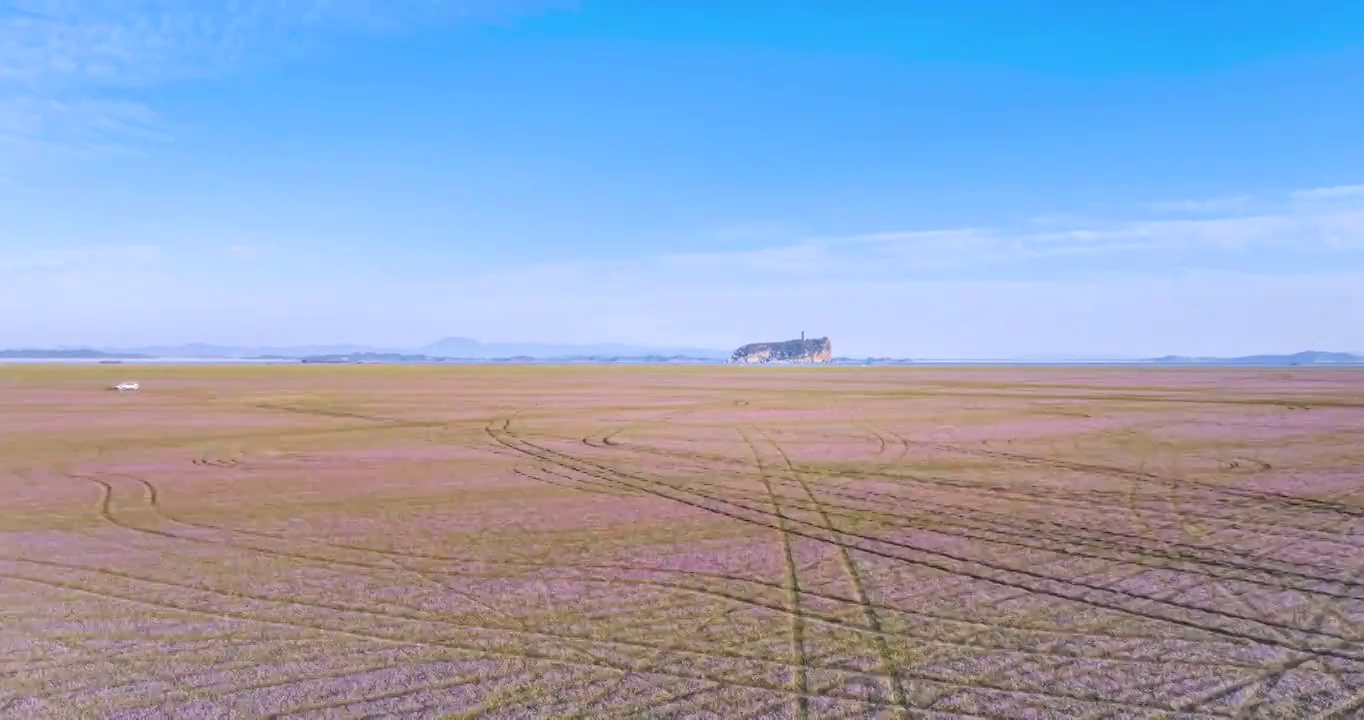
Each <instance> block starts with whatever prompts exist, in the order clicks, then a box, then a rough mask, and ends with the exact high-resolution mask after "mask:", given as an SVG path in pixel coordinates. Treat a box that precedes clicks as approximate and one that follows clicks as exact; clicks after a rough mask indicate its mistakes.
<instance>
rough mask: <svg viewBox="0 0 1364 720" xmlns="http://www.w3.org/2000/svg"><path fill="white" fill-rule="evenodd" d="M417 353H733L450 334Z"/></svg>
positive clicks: (603, 355) (494, 355)
mask: <svg viewBox="0 0 1364 720" xmlns="http://www.w3.org/2000/svg"><path fill="white" fill-rule="evenodd" d="M417 352H420V353H422V354H425V355H432V356H436V357H446V358H456V359H494V358H513V357H526V358H533V359H537V360H540V359H569V358H642V357H650V356H652V357H667V358H673V357H685V358H696V359H702V360H721V359H724V358H725V357H726V356H727V355H728V354H729V353H726V352H724V351H723V350H712V349H708V348H690V347H648V346H641V345H620V344H614V343H600V344H595V345H571V344H560V343H535V342H525V343H481V342H479V341H477V340H470V339H469V338H462V337H448V338H445V339H443V340H439V341H437V342H434V343H431V344H430V345H427V346H425V347H422V348H419V349H418V350H417Z"/></svg>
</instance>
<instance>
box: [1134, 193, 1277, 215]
mask: <svg viewBox="0 0 1364 720" xmlns="http://www.w3.org/2000/svg"><path fill="white" fill-rule="evenodd" d="M1254 200H1255V198H1253V197H1252V196H1250V195H1237V196H1235V197H1223V198H1208V199H1206V200H1171V201H1167V202H1160V203H1156V204H1155V205H1154V206H1152V207H1153V209H1154V210H1156V211H1157V212H1171V213H1186V214H1190V215H1208V214H1218V213H1227V212H1237V211H1242V210H1246V209H1247V208H1249V207H1250V205H1251V203H1252V202H1253V201H1254Z"/></svg>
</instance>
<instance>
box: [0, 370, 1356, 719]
mask: <svg viewBox="0 0 1364 720" xmlns="http://www.w3.org/2000/svg"><path fill="white" fill-rule="evenodd" d="M128 371H129V370H128V368H107V367H84V368H83V367H63V368H58V367H42V366H0V450H2V451H3V452H0V491H3V492H4V494H5V498H6V502H5V503H4V505H3V509H0V604H3V607H4V608H5V613H4V615H3V617H0V715H3V716H5V717H19V718H30V717H31V718H47V717H94V716H97V717H120V718H159V717H205V718H207V717H226V716H234V717H235V716H262V715H270V714H273V713H280V714H281V715H282V716H288V717H319V718H321V717H361V716H392V717H443V716H448V715H451V714H456V713H470V714H472V715H476V716H480V717H507V718H513V717H516V718H521V717H532V718H534V717H557V716H562V715H565V714H569V715H572V714H575V713H576V716H578V717H585V718H586V717H773V718H798V717H905V716H909V717H940V718H960V717H988V718H1023V717H1027V718H1071V717H1095V718H1098V717H1151V716H1164V717H1181V718H1216V717H1235V716H1238V714H1239V716H1241V717H1269V718H1278V717H1283V718H1287V717H1312V716H1314V715H1315V716H1319V717H1323V718H1325V717H1349V716H1350V714H1351V713H1355V714H1358V713H1359V712H1360V708H1361V707H1364V705H1362V704H1361V699H1360V693H1361V692H1364V688H1362V687H1361V681H1364V642H1362V641H1364V637H1361V634H1360V632H1361V631H1360V627H1361V624H1364V474H1362V473H1361V470H1360V468H1361V467H1364V373H1362V372H1359V371H1354V370H1306V369H1303V370H1298V369H1294V370H1291V371H1279V370H1252V369H1236V370H1204V369H1198V370H1193V369H1167V368H1140V369H1138V368H1131V369H1112V368H1067V369H1054V368H1031V369H1019V368H990V369H982V368H952V369H944V368H914V369H875V368H739V369H733V368H521V367H505V368H409V367H385V366H368V367H273V368H266V367H224V368H212V367H157V368H138V373H139V376H138V378H137V379H138V380H139V381H141V382H142V384H143V390H142V391H139V392H138V393H135V394H116V393H109V392H106V391H104V389H103V388H104V387H106V386H107V385H109V384H112V382H117V381H118V380H121V379H126V378H124V377H122V375H123V374H126V373H127V372H128Z"/></svg>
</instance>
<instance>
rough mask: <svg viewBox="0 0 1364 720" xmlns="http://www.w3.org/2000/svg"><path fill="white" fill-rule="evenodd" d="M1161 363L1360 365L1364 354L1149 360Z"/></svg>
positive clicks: (1312, 353)
mask: <svg viewBox="0 0 1364 720" xmlns="http://www.w3.org/2000/svg"><path fill="white" fill-rule="evenodd" d="M1151 362H1153V363H1158V364H1161V365H1246V366H1261V367H1264V366H1269V367H1278V366H1293V365H1360V364H1364V355H1355V354H1352V353H1342V352H1324V351H1321V350H1305V351H1303V352H1299V353H1294V354H1292V355H1246V356H1243V357H1231V358H1215V357H1185V356H1182V355H1166V356H1165V357H1158V358H1155V359H1153V360H1151Z"/></svg>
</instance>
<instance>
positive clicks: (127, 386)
mask: <svg viewBox="0 0 1364 720" xmlns="http://www.w3.org/2000/svg"><path fill="white" fill-rule="evenodd" d="M139 387H140V386H139V385H138V384H137V383H135V382H133V381H131V380H129V381H127V382H121V383H119V384H117V385H115V386H114V387H113V388H111V389H112V390H136V389H138V388H139Z"/></svg>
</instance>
